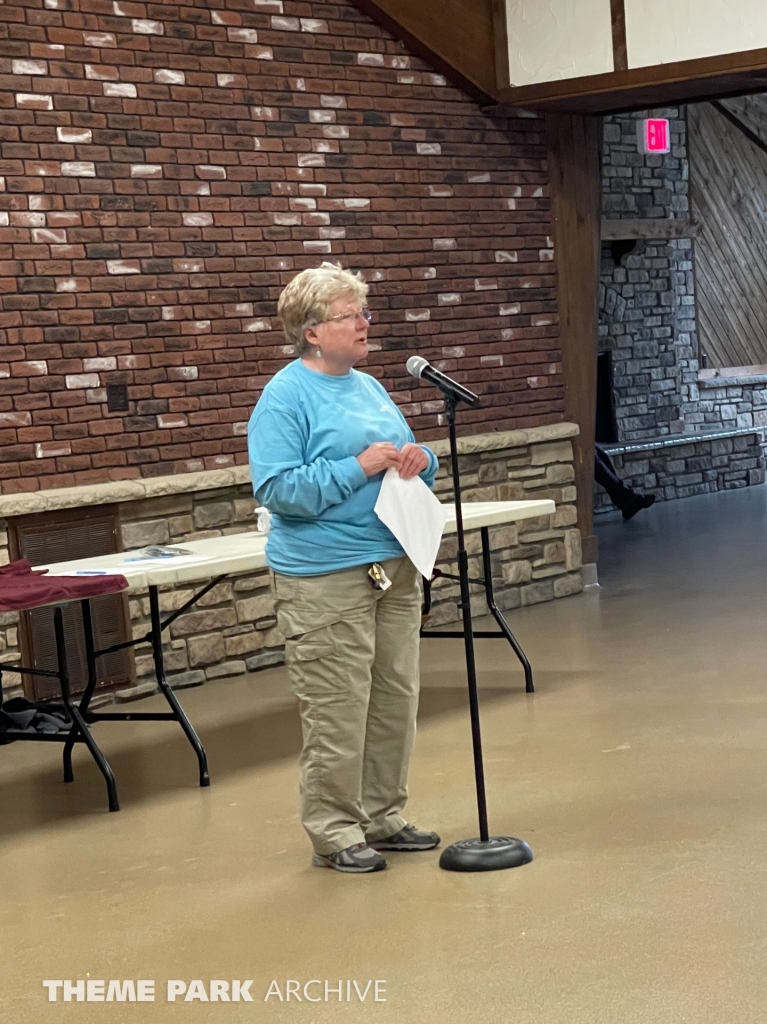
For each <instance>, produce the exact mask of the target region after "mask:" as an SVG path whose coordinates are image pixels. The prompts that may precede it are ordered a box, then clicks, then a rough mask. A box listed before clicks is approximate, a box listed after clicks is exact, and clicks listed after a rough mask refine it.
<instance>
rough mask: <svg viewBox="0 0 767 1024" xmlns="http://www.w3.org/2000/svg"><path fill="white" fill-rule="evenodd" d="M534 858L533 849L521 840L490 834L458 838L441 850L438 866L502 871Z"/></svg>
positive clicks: (467, 869)
mask: <svg viewBox="0 0 767 1024" xmlns="http://www.w3.org/2000/svg"><path fill="white" fill-rule="evenodd" d="M532 859H533V851H532V850H531V849H530V847H529V846H528V845H527V843H526V842H525V841H524V840H523V839H512V838H511V837H510V836H489V837H488V838H487V839H486V840H484V841H483V840H482V839H460V840H459V841H458V842H457V843H453V845H452V846H448V847H447V848H446V849H444V850H443V851H442V856H441V857H440V858H439V866H440V867H441V868H443V869H444V870H445V871H503V870H505V869H506V868H520V867H522V865H523V864H529V863H530V861H531V860H532Z"/></svg>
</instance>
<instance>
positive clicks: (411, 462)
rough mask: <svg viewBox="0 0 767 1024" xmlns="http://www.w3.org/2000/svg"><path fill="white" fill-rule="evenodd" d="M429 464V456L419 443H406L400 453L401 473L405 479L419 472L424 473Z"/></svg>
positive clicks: (399, 467)
mask: <svg viewBox="0 0 767 1024" xmlns="http://www.w3.org/2000/svg"><path fill="white" fill-rule="evenodd" d="M428 465H429V456H428V455H427V454H426V452H425V451H424V450H423V448H421V446H420V445H417V444H406V445H405V446H404V448H402V449H400V453H399V466H397V469H398V470H399V475H400V476H401V477H402V479H403V480H410V479H411V478H412V477H414V476H418V474H419V473H423V471H424V470H425V469H426V467H427V466H428Z"/></svg>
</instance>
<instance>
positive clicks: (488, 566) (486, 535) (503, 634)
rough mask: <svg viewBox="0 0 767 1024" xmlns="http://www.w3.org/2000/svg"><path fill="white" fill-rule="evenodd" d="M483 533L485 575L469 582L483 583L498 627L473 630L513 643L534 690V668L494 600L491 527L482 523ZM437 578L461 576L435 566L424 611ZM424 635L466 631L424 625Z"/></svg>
mask: <svg viewBox="0 0 767 1024" xmlns="http://www.w3.org/2000/svg"><path fill="white" fill-rule="evenodd" d="M480 533H481V535H482V573H483V576H482V579H472V578H471V577H470V578H469V583H474V584H476V585H477V586H480V587H483V588H484V591H485V599H486V601H487V607H488V608H489V609H490V614H491V615H492V616H493V618H494V619H495V621H496V622H497V623H498V626H499V629H498V630H486V629H477V630H472V634H473V636H475V637H478V638H479V639H483V640H484V639H505V640H507V641H508V643H509V644H510V645H511V647H512V650H513V651H514V653H515V654H516V656H517V658H519V660H520V662H521V663H522V668H523V669H524V672H525V692H526V693H535V686H534V684H533V670H532V668H531V667H530V662H529V661H528V660H527V655H526V654H525V652H524V651H523V650H522V647H521V645H520V643H519V641H518V640H517V638H516V637H515V636H514V634H513V633H512V631H511V629H510V628H509V624H508V622H507V621H506V619H504V617H503V614H502V612H501V610H500V608H499V607H498V606H497V604H496V603H495V591H494V589H493V568H492V563H491V561H490V527H488V526H481V527H480ZM435 579H446V580H460V577H459V576H457V575H456V574H455V573H449V572H442V570H441V569H435V570H434V573H433V575H432V578H431V579H430V580H424V608H423V610H424V614H428V612H429V610H430V609H431V584H432V582H433V581H434V580H435ZM421 636H422V637H428V638H431V639H436V638H439V637H451V638H453V639H458V638H460V639H463V636H464V632H463V630H462V629H457V630H456V629H449V630H448V629H445V630H443V629H422V630H421Z"/></svg>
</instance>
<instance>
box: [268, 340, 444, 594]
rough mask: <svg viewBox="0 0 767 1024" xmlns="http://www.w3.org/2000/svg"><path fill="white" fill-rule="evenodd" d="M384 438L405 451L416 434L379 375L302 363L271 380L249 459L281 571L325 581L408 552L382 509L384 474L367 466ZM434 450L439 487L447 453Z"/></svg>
mask: <svg viewBox="0 0 767 1024" xmlns="http://www.w3.org/2000/svg"><path fill="white" fill-rule="evenodd" d="M376 441H391V442H392V444H395V445H396V446H397V448H402V446H403V445H405V444H407V443H408V442H413V441H415V438H414V437H413V433H412V431H411V430H410V427H409V426H408V425H407V422H406V421H405V417H404V416H403V415H402V413H401V412H400V411H399V409H398V408H397V406H396V405H395V404H394V402H393V401H392V400H391V398H390V397H389V395H388V394H387V392H386V390H385V388H383V387H382V386H381V385H380V384H379V383H378V381H377V380H375V378H374V377H371V376H369V374H367V373H360V372H359V371H357V370H351V371H350V372H349V373H347V374H346V375H345V376H343V377H334V376H330V375H329V374H325V373H317V372H316V371H315V370H310V369H309V368H308V367H306V366H304V364H303V363H302V362H301V360H300V359H296V360H295V361H294V362H292V363H289V364H288V366H286V367H285V368H284V369H282V370H280V371H279V373H277V374H275V376H274V377H273V378H272V380H270V381H269V383H268V384H267V385H266V387H265V388H264V391H263V394H262V395H261V397H260V399H259V400H258V403H257V405H256V408H255V409H254V410H253V414H252V416H251V417H250V422H249V423H248V453H249V456H250V473H251V478H252V480H253V492H254V494H255V495H256V498H257V500H258V501H259V502H261V504H262V505H265V506H266V507H267V508H268V509H269V511H270V512H271V513H272V528H271V531H270V533H269V539H268V541H267V544H266V558H267V562H268V563H269V565H270V566H271V568H272V569H274V570H275V571H276V572H280V573H285V574H286V575H289V576H319V575H321V574H322V573H328V572H335V571H337V570H338V569H349V568H351V567H352V566H355V565H365V564H368V563H372V562H380V561H383V559H385V558H399V557H401V556H402V555H403V554H404V551H403V550H402V547H401V546H400V544H399V543H398V541H397V540H396V538H395V537H394V534H393V533H392V532H391V531H390V530H389V529H388V527H386V526H384V524H383V523H382V522H381V520H380V519H379V518H378V516H377V515H376V514H375V512H374V511H373V507H374V505H375V503H376V500H377V499H378V492H379V491H380V489H381V481H382V480H383V473H379V474H377V475H376V476H372V477H366V476H365V472H364V470H363V469H362V467H361V466H360V464H359V462H358V461H357V456H358V455H360V454H362V452H364V451H365V449H366V448H368V447H369V446H370V445H371V444H374V443H375V442H376ZM424 451H425V452H426V453H427V455H428V456H429V465H428V466H427V468H426V469H425V470H424V471H423V472H422V473H421V478H422V479H423V480H425V481H426V483H427V484H428V485H429V486H430V487H431V486H432V485H433V483H434V477H435V475H436V472H437V457H436V455H434V453H433V452H431V451H429V449H428V448H424Z"/></svg>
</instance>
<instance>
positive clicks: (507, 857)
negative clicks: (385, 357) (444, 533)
mask: <svg viewBox="0 0 767 1024" xmlns="http://www.w3.org/2000/svg"><path fill="white" fill-rule="evenodd" d="M440 390H442V389H440ZM443 395H444V398H445V413H446V415H447V422H448V436H449V438H450V463H451V467H452V475H453V491H454V494H455V524H456V533H457V535H458V576H459V580H460V587H461V611H462V613H463V642H464V646H465V648H466V675H467V678H468V684H469V714H470V717H471V739H472V747H473V752H474V778H475V782H476V787H477V811H478V814H479V838H477V839H460V840H459V841H458V842H456V843H453V844H452V845H451V846H448V847H447V848H446V849H445V850H443V851H442V855H441V857H440V858H439V866H440V867H441V868H444V869H445V870H446V871H497V870H500V869H502V868H516V867H520V866H521V865H522V864H529V863H530V861H531V860H532V859H533V851H532V850H531V849H530V847H529V846H528V845H527V843H526V842H524V841H523V840H522V839H513V838H511V837H510V836H491V835H490V833H489V829H488V822H487V798H486V794H485V768H484V763H483V760H482V735H481V731H480V722H479V699H478V695H477V666H476V661H475V658H474V633H473V630H472V622H471V595H470V591H469V556H468V553H467V551H466V541H465V538H464V532H463V512H462V510H461V478H460V471H459V469H458V440H457V438H456V431H455V411H456V399H455V396H454V395H452V394H450V393H449V392H447V391H443ZM488 571H489V566H488Z"/></svg>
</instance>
